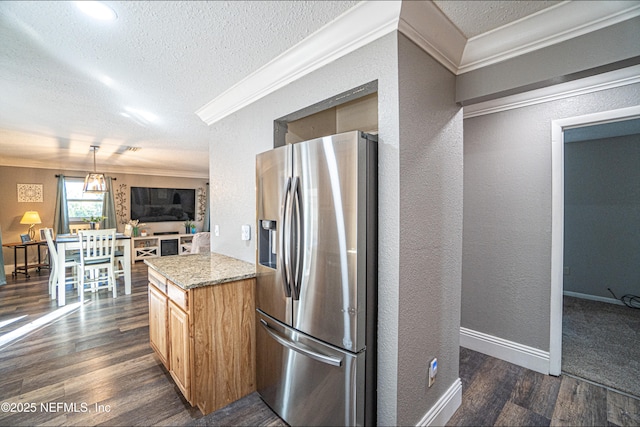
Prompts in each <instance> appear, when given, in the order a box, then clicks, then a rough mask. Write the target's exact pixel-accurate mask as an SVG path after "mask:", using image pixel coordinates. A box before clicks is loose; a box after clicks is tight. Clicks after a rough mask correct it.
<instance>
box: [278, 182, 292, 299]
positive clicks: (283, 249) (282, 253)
mask: <svg viewBox="0 0 640 427" xmlns="http://www.w3.org/2000/svg"><path fill="white" fill-rule="evenodd" d="M290 192H291V178H287V185H286V186H285V189H284V198H283V199H282V206H281V208H280V211H281V212H282V216H281V218H280V245H279V246H280V249H279V251H278V252H279V257H280V266H281V268H280V272H281V273H282V286H283V287H284V294H285V296H286V297H287V298H290V297H291V280H290V276H291V272H290V270H289V262H288V256H287V252H288V251H289V250H290V249H291V248H290V245H287V243H288V242H287V241H286V239H285V230H286V229H288V225H287V222H286V221H287V213H289V216H290V215H291V213H290V212H289V211H290V209H288V207H289V206H288V205H289V203H288V202H289V194H290Z"/></svg>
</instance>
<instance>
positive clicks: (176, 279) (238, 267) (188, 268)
mask: <svg viewBox="0 0 640 427" xmlns="http://www.w3.org/2000/svg"><path fill="white" fill-rule="evenodd" d="M144 263H145V264H147V266H148V267H149V268H152V269H154V270H155V271H157V272H158V273H160V274H161V275H162V276H164V277H166V278H167V279H169V280H171V281H172V282H173V283H175V284H176V285H178V286H179V287H181V288H182V289H184V290H189V289H194V288H200V287H204V286H214V285H220V284H222V283H228V282H235V281H238V280H244V279H251V278H254V277H256V268H255V265H254V264H251V263H249V262H246V261H242V260H239V259H237V258H232V257H229V256H226V255H222V254H218V253H214V252H209V253H206V254H191V255H170V256H163V257H158V258H150V259H145V260H144Z"/></svg>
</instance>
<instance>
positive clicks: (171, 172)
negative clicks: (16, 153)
mask: <svg viewBox="0 0 640 427" xmlns="http://www.w3.org/2000/svg"><path fill="white" fill-rule="evenodd" d="M0 166H8V167H12V168H36V169H52V170H56V171H60V170H62V167H61V166H60V165H58V164H57V163H51V162H48V163H47V162H41V161H38V160H32V159H21V160H20V163H16V161H15V160H12V159H3V158H0ZM64 170H67V171H82V170H84V171H85V173H86V170H87V169H86V168H85V167H83V166H82V165H72V164H68V165H65V166H64ZM100 172H104V173H106V174H107V175H112V174H119V173H121V174H131V175H144V176H149V175H150V176H168V177H172V178H197V179H207V180H208V179H209V171H206V172H204V173H200V172H197V171H193V172H192V171H181V170H177V169H171V168H170V167H169V166H167V167H166V168H164V169H152V168H140V167H119V166H118V165H111V166H109V169H108V170H106V169H105V168H100Z"/></svg>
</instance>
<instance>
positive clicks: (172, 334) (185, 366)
mask: <svg viewBox="0 0 640 427" xmlns="http://www.w3.org/2000/svg"><path fill="white" fill-rule="evenodd" d="M168 315H169V325H168V326H169V373H170V374H171V377H172V378H173V380H174V381H175V382H176V384H177V385H178V388H179V389H180V391H181V392H182V394H183V396H184V397H185V399H187V400H188V401H189V402H191V360H190V355H191V340H190V337H189V317H188V315H187V313H185V312H184V311H182V309H180V307H178V306H177V305H176V304H175V303H174V302H173V301H171V300H169V311H168Z"/></svg>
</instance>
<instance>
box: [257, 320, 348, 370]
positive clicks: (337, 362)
mask: <svg viewBox="0 0 640 427" xmlns="http://www.w3.org/2000/svg"><path fill="white" fill-rule="evenodd" d="M260 323H261V324H262V327H263V328H264V330H265V331H267V333H268V334H269V335H271V338H273V339H274V340H276V341H278V342H279V343H280V344H282V345H283V346H285V347H287V348H288V349H290V350H293V351H297V352H298V353H301V354H304V355H305V356H307V357H310V358H312V359H315V360H317V361H318V362H322V363H326V364H328V365H333V366H342V358H337V357H333V356H327V355H326V354H322V353H318V352H317V351H313V350H311V349H310V348H309V347H307V346H306V345H304V344H300V343H297V344H294V343H292V342H291V341H289V340H288V339H286V338H284V337H281V336H280V334H279V333H278V332H277V331H276V330H275V329H273V328H272V327H271V326H269V324H268V323H267V322H266V320H264V319H260Z"/></svg>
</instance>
